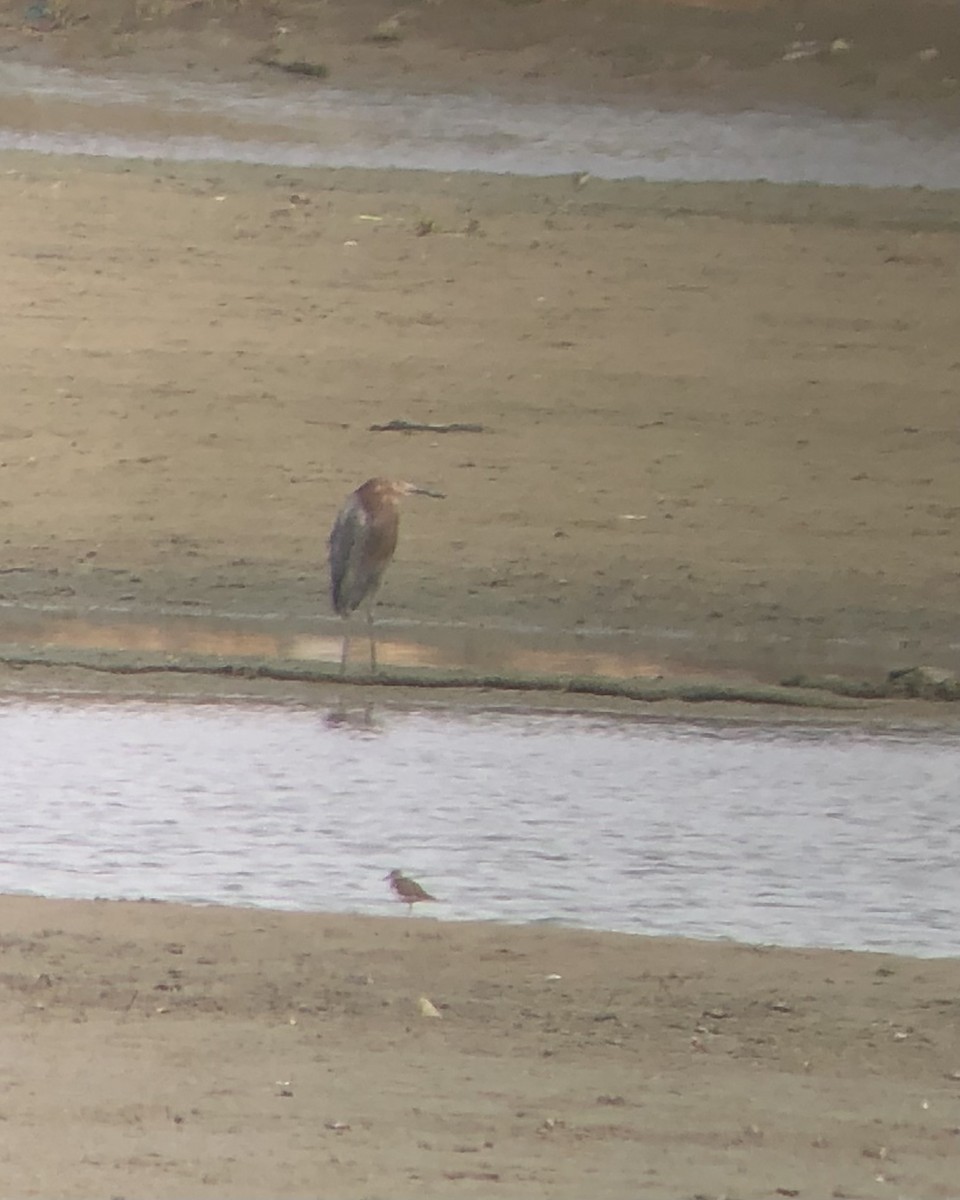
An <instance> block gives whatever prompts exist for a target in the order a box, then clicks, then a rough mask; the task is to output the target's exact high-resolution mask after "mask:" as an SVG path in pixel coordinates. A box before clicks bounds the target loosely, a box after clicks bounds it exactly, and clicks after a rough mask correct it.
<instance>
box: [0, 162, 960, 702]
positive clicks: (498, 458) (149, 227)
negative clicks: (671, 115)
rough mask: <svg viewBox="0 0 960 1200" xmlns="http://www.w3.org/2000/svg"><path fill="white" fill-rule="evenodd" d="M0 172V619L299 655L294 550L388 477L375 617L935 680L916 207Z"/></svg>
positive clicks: (725, 190)
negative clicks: (89, 620)
mask: <svg viewBox="0 0 960 1200" xmlns="http://www.w3.org/2000/svg"><path fill="white" fill-rule="evenodd" d="M4 166H5V173H4V174H3V177H2V179H0V191H2V196H3V202H4V205H5V210H6V211H7V212H8V214H9V218H10V222H11V227H13V228H16V229H17V230H18V231H19V233H18V238H17V240H16V241H15V242H13V243H11V244H9V245H8V247H7V250H6V252H5V264H4V265H5V273H6V278H7V281H8V285H9V286H8V290H7V296H8V307H7V312H6V317H7V320H6V321H5V323H4V325H3V331H2V332H0V346H2V349H3V353H4V358H5V362H6V364H7V381H8V390H7V399H6V403H5V409H4V418H3V422H2V427H0V446H2V452H3V458H2V464H3V465H2V471H0V505H2V506H3V511H4V522H5V554H4V557H5V564H4V569H3V573H2V575H0V588H2V595H0V599H2V600H3V601H5V602H6V604H7V606H8V610H7V611H8V613H13V612H14V611H15V610H17V609H20V608H28V609H37V608H41V609H44V610H51V609H52V610H53V611H55V612H58V613H61V614H63V613H67V614H70V613H73V614H78V613H79V614H83V613H84V612H87V611H91V610H94V609H96V610H100V611H101V612H103V611H107V612H110V611H118V612H127V613H133V614H138V613H139V614H141V615H146V616H147V617H151V616H155V615H162V616H165V617H169V616H177V615H189V614H196V613H203V614H213V615H217V614H220V615H222V616H224V617H227V618H240V617H243V616H244V615H247V616H252V617H255V618H262V617H269V618H270V619H271V620H274V621H276V622H279V623H280V624H283V623H284V622H287V623H289V624H292V625H294V626H297V627H298V628H299V629H301V630H302V629H306V628H314V629H316V630H317V631H318V632H321V633H323V634H327V635H332V636H336V634H337V633H338V631H339V630H338V625H337V623H336V622H335V621H333V620H331V619H330V617H329V610H328V607H327V599H326V576H325V562H324V559H325V540H326V534H327V530H328V528H329V525H330V522H331V521H332V518H333V514H334V513H335V511H336V509H337V507H338V505H339V504H340V502H341V501H342V499H343V497H344V496H345V495H346V493H348V492H349V491H350V490H351V489H352V488H353V487H355V486H356V485H357V484H358V483H359V482H360V481H362V480H363V479H364V478H366V477H367V476H369V475H372V474H389V475H395V476H401V477H408V478H412V479H414V480H416V481H418V482H421V483H424V484H428V485H433V486H439V487H442V489H443V490H444V491H445V492H447V493H448V496H449V498H448V500H447V501H446V502H444V503H443V504H439V503H433V502H424V503H421V504H419V505H418V504H417V503H416V501H415V499H413V500H411V501H409V502H408V503H407V506H406V511H405V513H404V520H403V524H404V528H403V536H402V540H401V545H400V549H399V552H398V554H397V558H396V561H395V563H394V565H393V567H392V568H391V571H390V574H389V575H388V578H387V583H386V585H385V587H384V590H383V592H382V597H381V606H380V615H381V617H382V619H383V620H384V621H386V622H388V623H389V622H391V621H399V622H403V621H414V622H419V621H425V622H428V623H435V624H437V625H449V624H451V623H452V624H459V625H461V627H464V628H474V629H477V630H481V631H482V630H484V629H491V630H498V629H500V630H507V631H510V630H514V631H517V630H524V629H530V628H533V629H539V630H546V631H553V632H554V633H557V634H558V635H563V636H570V635H573V634H576V635H579V637H580V639H590V638H591V637H593V636H595V635H596V636H599V635H609V634H611V633H613V632H619V634H621V635H622V636H625V637H626V638H628V639H629V638H631V637H637V638H638V639H643V638H646V639H653V640H654V641H655V640H656V639H657V638H658V637H660V636H667V637H668V639H669V646H670V650H671V654H672V653H673V652H674V651H675V650H676V646H677V639H676V636H675V634H676V632H677V631H681V632H682V633H683V636H684V639H685V642H684V651H683V653H684V654H687V647H688V646H689V647H690V650H689V655H690V658H691V659H692V661H693V663H694V664H695V665H696V666H698V667H703V666H710V665H713V666H716V667H721V666H722V667H723V668H724V669H727V668H730V669H741V670H746V671H748V672H749V671H753V672H759V673H761V674H762V675H763V676H764V677H765V678H768V679H770V678H778V677H780V675H781V674H787V673H789V672H790V671H791V669H798V670H800V669H802V670H806V671H813V672H818V671H819V672H820V673H823V671H824V670H827V671H829V670H832V669H835V666H834V663H835V660H836V658H837V656H838V655H839V654H842V653H843V647H846V646H850V645H856V646H858V647H859V650H858V653H860V654H861V658H865V659H866V660H867V662H866V664H865V665H866V666H868V667H869V668H870V669H872V670H874V671H875V672H880V673H884V672H885V671H886V670H889V669H891V668H898V667H905V666H910V665H912V664H913V663H915V662H924V661H932V662H934V663H936V664H940V665H945V666H948V667H949V666H955V665H956V664H955V661H954V660H955V658H956V651H955V649H954V642H955V634H956V621H955V604H954V593H955V584H956V579H957V575H958V572H960V558H958V553H960V552H958V551H957V550H956V548H955V541H956V539H955V537H954V536H953V534H954V533H955V523H956V516H957V511H958V510H957V507H956V504H955V499H956V497H955V483H954V481H955V476H956V467H957V455H958V447H957V439H956V435H955V432H954V430H953V423H952V413H953V397H954V392H955V383H956V380H955V375H956V372H957V365H958V364H957V354H956V338H955V327H956V322H955V312H956V282H955V278H954V272H953V270H952V264H953V263H954V262H955V260H956V257H957V249H958V247H957V241H958V231H957V226H956V218H955V212H954V210H953V207H952V199H951V197H950V196H949V195H939V194H926V193H920V192H900V191H895V192H882V191H879V192H873V191H869V192H865V191H859V190H856V189H822V188H804V187H797V188H775V187H770V186H765V185H761V184H757V185H696V186H692V185H691V186H652V185H644V184H603V183H596V182H590V183H588V184H587V185H586V187H582V188H577V187H574V186H573V185H572V184H571V182H570V181H569V180H566V179H564V180H553V181H550V180H524V179H510V178H493V177H483V176H469V177H454V178H444V177H437V176H427V175H418V174H404V173H398V172H382V173H378V172H366V173H365V172H346V171H342V172H338V171H305V172H298V173H296V174H290V173H287V172H282V171H279V172H278V171H275V170H271V169H266V168H255V167H242V166H236V167H230V166H218V167H216V168H215V169H210V168H206V167H204V166H202V165H198V166H192V167H191V166H182V167H170V166H168V165H157V164H149V163H133V164H119V163H117V164H109V163H99V162H93V161H88V160H58V159H55V158H43V159H38V158H33V157H31V156H28V155H9V156H5V158H4ZM396 418H402V419H406V420H413V421H417V422H422V423H424V424H427V425H429V424H437V423H439V424H444V423H465V424H468V425H479V426H481V429H482V431H481V432H479V433H478V432H453V433H447V434H436V433H431V432H430V431H429V430H427V431H424V432H391V431H377V430H374V429H373V427H374V426H378V425H384V424H388V423H389V422H390V421H392V420H394V419H396ZM10 619H11V618H9V617H8V625H9V621H10ZM314 622H316V625H314ZM7 640H9V639H7ZM772 654H774V655H775V658H774V659H771V655H772ZM791 657H792V660H793V661H791ZM868 673H869V672H868Z"/></svg>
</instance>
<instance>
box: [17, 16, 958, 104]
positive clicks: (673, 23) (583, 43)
mask: <svg viewBox="0 0 960 1200" xmlns="http://www.w3.org/2000/svg"><path fill="white" fill-rule="evenodd" d="M0 18H2V20H0V46H2V48H3V50H4V51H5V52H6V53H7V54H9V55H13V56H16V57H17V58H20V59H23V60H26V61H31V62H37V63H52V64H65V65H69V66H72V67H78V68H80V69H90V70H94V71H100V70H103V69H107V70H110V69H117V70H121V71H123V70H132V71H134V72H135V73H137V74H158V73H160V74H176V75H180V76H182V77H183V78H184V79H211V78H215V79H231V80H244V81H250V82H255V83H256V84H257V85H258V86H260V87H269V86H270V84H271V83H272V82H273V81H274V80H276V79H278V78H279V79H281V80H282V81H283V82H284V83H288V82H289V81H290V79H300V80H301V81H302V83H303V85H304V88H305V89H311V88H317V87H321V88H322V87H325V86H333V87H338V88H348V89H351V88H362V89H370V88H375V89H383V88H386V89H394V90H397V91H400V92H404V93H410V92H436V91H448V92H458V93H464V92H473V93H477V92H495V93H497V94H499V95H503V96H505V95H510V96H513V97H516V98H524V99H566V100H572V99H589V100H594V101H595V100H608V101H613V102H615V103H631V102H635V101H636V100H637V99H638V97H639V98H643V99H645V100H646V101H652V102H653V103H655V104H657V105H659V106H662V107H691V106H692V107H699V108H701V109H707V110H714V111H723V110H737V109H745V108H770V107H774V108H776V107H784V106H788V107H789V106H797V105H803V106H808V107H813V108H817V109H820V110H821V111H828V112H835V113H839V114H842V115H844V116H864V115H867V114H871V113H872V114H882V115H898V114H901V115H903V114H912V115H916V114H918V113H922V114H924V115H927V116H930V117H933V118H935V119H937V120H940V121H944V122H948V123H950V124H954V123H956V121H957V118H958V116H960V84H958V79H960V33H958V29H957V22H956V11H955V6H954V5H953V4H952V3H950V0H914V2H913V3H911V4H910V5H909V6H905V5H904V4H902V3H901V2H900V0H845V2H844V3H842V4H838V3H836V2H835V0H804V2H803V3H794V2H787V0H774V2H773V3H764V2H763V0H729V2H726V3H723V2H721V3H693V4H691V3H653V2H650V3H643V2H640V3H626V4H625V3H619V2H618V0H587V2H586V3H580V4H568V3H563V2H560V0H520V2H510V0H487V2H486V3H480V4H478V3H476V2H475V0H441V2H440V3H431V4H412V5H407V6H405V7H403V8H400V9H398V8H397V7H396V5H395V4H394V3H393V2H392V0H349V2H344V0H333V2H332V3H327V4H323V5H317V4H315V3H312V2H311V0H270V2H269V3H266V2H259V0H256V2H253V3H245V4H242V5H229V4H224V3H222V2H221V0H154V2H151V3H143V2H142V0H137V2H136V3H134V0H59V2H58V3H53V2H52V0H39V2H38V3H35V4H30V5H24V4H23V3H22V0H5V2H4V3H3V4H0Z"/></svg>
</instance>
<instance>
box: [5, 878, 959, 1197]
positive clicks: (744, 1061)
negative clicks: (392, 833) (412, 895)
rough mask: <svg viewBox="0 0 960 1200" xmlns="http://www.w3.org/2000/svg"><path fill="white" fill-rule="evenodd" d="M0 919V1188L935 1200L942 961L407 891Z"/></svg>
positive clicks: (953, 1012)
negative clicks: (516, 913) (503, 912)
mask: <svg viewBox="0 0 960 1200" xmlns="http://www.w3.org/2000/svg"><path fill="white" fill-rule="evenodd" d="M2 924H3V930H4V933H3V938H2V942H0V946H2V954H3V980H2V982H3V989H2V991H0V1005H2V1008H0V1013H2V1017H3V1020H2V1028H3V1030H4V1034H3V1050H4V1053H3V1063H4V1067H3V1075H2V1081H3V1088H4V1093H5V1096H6V1100H5V1102H4V1104H3V1108H2V1115H3V1122H2V1127H0V1136H2V1145H3V1149H4V1158H3V1180H4V1192H5V1194H6V1195H11V1196H13V1195H16V1196H30V1195H38V1196H43V1197H54V1196H57V1197H59V1196H63V1197H91V1196H106V1195H113V1196H129V1197H133V1196H136V1197H153V1196H156V1197H164V1196H205V1197H206V1196H209V1197H263V1196H289V1197H294V1196H303V1197H308V1196H313V1197H316V1196H323V1197H331V1198H332V1197H338V1198H339V1197H344V1198H352V1197H384V1198H386V1197H390V1198H397V1200H402V1198H405V1197H410V1198H411V1200H413V1198H416V1197H421V1196H436V1197H456V1196H505V1197H507V1196H509V1197H511V1198H513V1197H517V1198H521V1197H531V1198H532V1197H538V1196H551V1197H554V1196H555V1197H558V1198H569V1200H580V1198H581V1197H583V1196H587V1195H590V1196H596V1197H603V1198H610V1200H614V1198H617V1200H620V1198H622V1200H627V1198H628V1197H629V1198H633V1197H638V1196H643V1197H647V1196H649V1197H671V1198H674V1197H688V1198H689V1197H693V1196H709V1197H719V1196H729V1197H742V1198H748V1197H763V1198H768V1197H769V1198H773V1197H774V1196H776V1195H778V1194H779V1195H794V1194H797V1195H800V1196H807V1197H824V1198H825V1197H830V1196H835V1197H857V1198H858V1200H864V1198H866V1197H887V1196H891V1195H893V1196H901V1197H904V1196H908V1197H921V1196H922V1197H926V1198H933V1197H947V1196H954V1197H955V1196H956V1195H957V1194H958V1184H957V1161H958V1155H960V1077H958V1072H960V1040H958V1035H957V1029H958V1022H957V1017H958V1004H960V1001H958V999H957V996H958V986H957V985H958V982H960V969H958V966H957V963H956V962H953V961H940V962H936V961H934V962H920V961H916V962H911V961H910V960H904V959H898V958H893V957H887V956H882V955H872V954H852V953H846V954H845V953H831V952H823V951H818V952H815V951H793V952H791V951H781V950H768V949H762V948H751V947H734V946H725V945H722V944H710V943H698V942H689V941H672V940H668V939H646V938H639V937H626V936H620V935H613V934H609V935H604V934H587V933H577V932H564V931H561V930H556V929H554V930H549V931H544V930H535V929H515V928H514V929H511V928H503V927H499V926H495V925H461V924H447V925H444V924H442V923H436V922H434V921H433V920H431V919H430V918H429V916H427V915H421V912H420V910H418V912H417V913H416V914H415V915H414V916H411V917H409V918H407V917H400V918H397V919H394V920H390V919H369V918H360V917H332V916H331V917H326V916H313V915H299V914H276V913H270V912H257V911H250V910H229V909H211V908H207V909H185V908H180V907H177V906H172V905H157V904H148V903H141V904H137V903H128V904H117V903H109V902H101V903H87V904H73V903H68V902H63V901H36V900H27V899H21V898H16V899H14V898H7V899H5V900H3V902H2ZM555 976H559V977H560V978H554V977H555ZM421 997H426V998H427V999H428V1000H429V1001H430V1002H431V1004H432V1005H433V1006H434V1008H435V1009H436V1010H437V1011H438V1012H439V1014H440V1016H439V1018H437V1017H433V1016H424V1015H422V1013H421V1007H420V998H421ZM778 1189H784V1190H783V1191H779V1192H778Z"/></svg>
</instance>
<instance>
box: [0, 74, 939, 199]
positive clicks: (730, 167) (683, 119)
mask: <svg viewBox="0 0 960 1200" xmlns="http://www.w3.org/2000/svg"><path fill="white" fill-rule="evenodd" d="M0 97H2V98H4V99H5V100H7V101H16V100H18V99H20V100H22V99H25V98H28V99H29V103H30V108H29V114H30V119H29V122H28V123H27V127H26V128H23V127H22V126H18V125H17V124H16V123H15V122H14V121H13V120H12V119H11V117H10V115H9V106H8V105H7V106H5V107H6V108H7V109H8V115H7V117H6V119H5V123H4V126H3V127H2V128H0V149H18V150H33V151H37V152H41V153H57V154H93V155H104V156H108V157H112V158H131V157H134V158H163V159H172V160H179V161H197V160H207V161H218V160H219V161H236V162H250V163H272V164H276V165H279V166H287V167H309V166H328V167H377V168H385V167H405V168H414V169H424V170H432V171H444V172H457V171H488V172H494V173H501V174H523V175H557V174H565V173H582V172H586V173H589V174H592V175H595V176H597V177H599V178H607V179H629V178H644V179H649V180H655V181H665V180H749V179H768V180H771V181H773V182H779V183H796V182H810V183H823V184H862V185H865V186H870V187H895V186H922V187H927V188H935V189H941V188H956V187H960V139H957V138H956V136H955V135H954V134H953V133H952V132H951V131H948V130H941V129H938V128H937V127H936V126H934V125H932V124H927V123H924V122H921V121H913V122H905V121H899V122H893V121H885V120H877V119H858V120H853V119H846V120H841V119H838V118H833V117H828V116H825V115H821V114H817V113H797V112H794V113H789V112H786V113H768V112H748V113H732V114H707V113H698V112H662V111H658V110H655V109H652V108H648V109H644V108H639V107H632V108H631V107H616V108H615V107H612V106H609V105H601V104H596V105H587V104H553V103H518V102H511V101H506V100H502V99H498V98H496V97H492V96H486V97H485V96H472V97H471V96H451V95H439V96H438V95H432V96H408V95H402V94H397V93H391V92H383V93H363V92H348V91H343V90H340V89H337V88H331V87H328V86H326V85H325V84H315V83H314V84H305V85H301V86H297V87H290V88H283V87H281V86H279V85H278V86H275V87H271V88H265V87H263V86H260V87H256V86H254V85H253V84H248V85H239V84H206V83H189V82H184V81H182V80H168V79H164V78H162V77H155V78H144V77H133V76H123V75H117V76H114V77H106V76H96V75H87V74H81V73H78V72H74V71H70V70H66V69H62V68H41V67H34V66H29V65H26V64H20V63H7V64H4V65H2V66H0ZM45 102H46V103H47V104H54V103H55V104H56V105H58V106H59V108H58V109H57V113H58V117H59V119H60V121H61V124H62V127H60V128H51V122H50V121H49V120H44V119H43V106H44V103H45ZM64 106H66V109H67V112H66V113H65V112H64V111H63V108H64ZM138 110H139V111H140V112H141V113H142V114H143V119H142V122H141V131H140V132H138V133H136V134H131V133H130V132H129V128H128V126H129V121H130V114H131V113H132V112H133V113H135V112H136V111H138ZM118 114H122V120H120V121H119V122H118V120H117V115H118ZM38 117H40V122H39V124H40V128H39V129H38V128H37V127H36V121H37V118H38ZM158 117H160V118H165V120H160V121H158ZM0 119H3V118H0ZM203 120H207V121H209V122H210V123H211V131H210V132H209V134H207V133H204V132H201V133H197V132H195V126H196V125H197V123H198V121H201V122H202V121H203ZM178 121H180V123H181V124H183V122H184V121H189V123H190V130H189V131H187V132H179V133H178V132H177V128H176V124H177V122H178ZM218 122H220V123H223V122H229V125H230V133H229V134H224V133H223V132H222V131H221V130H219V129H218V128H217V127H216V126H217V123H218Z"/></svg>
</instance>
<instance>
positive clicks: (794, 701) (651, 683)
mask: <svg viewBox="0 0 960 1200" xmlns="http://www.w3.org/2000/svg"><path fill="white" fill-rule="evenodd" d="M0 665H2V666H6V667H8V668H10V669H13V670H16V669H18V668H25V667H49V668H52V669H55V668H78V669H81V670H88V671H98V672H102V673H106V674H111V675H151V674H166V675H201V676H202V675H207V676H211V677H218V678H233V679H263V680H276V681H278V682H284V683H301V684H302V683H318V684H338V685H342V686H349V687H370V686H375V687H403V688H427V689H447V688H449V689H453V688H460V689H472V690H475V691H485V692H490V691H493V692H553V693H560V694H564V695H572V696H574V695H575V696H600V697H615V698H618V699H623V700H637V701H642V702H645V703H655V702H657V701H665V700H673V701H684V702H686V703H689V704H705V703H709V702H711V701H725V702H731V703H743V704H769V705H779V706H785V707H792V708H830V709H851V710H857V709H864V708H866V707H867V705H866V704H865V703H864V701H863V700H862V699H855V698H853V697H848V696H841V695H837V694H836V693H834V692H830V691H823V692H821V691H818V690H816V689H813V688H810V687H784V686H782V685H778V684H762V683H749V682H744V683H732V682H719V681H717V682H711V681H696V682H695V681H691V680H683V679H669V678H659V679H644V678H636V679H610V678H606V677H603V676H569V675H522V674H517V675H511V674H477V673H475V672H471V671H465V670H439V669H435V668H430V669H423V670H409V669H399V668H391V667H385V668H382V669H381V671H380V672H378V673H377V674H375V675H374V674H370V673H369V672H353V671H351V672H348V673H347V675H346V676H343V675H341V674H340V668H339V665H337V664H333V663H331V664H329V665H328V664H323V665H319V666H318V665H317V664H315V663H306V662H303V663H296V662H280V661H276V660H269V659H267V660H265V659H250V660H246V661H243V660H241V661H236V660H233V659H226V658H221V657H217V656H214V655H177V656H176V657H173V656H170V655H165V654H129V653H126V652H123V651H108V650H90V651H81V650H69V651H61V650H57V649H39V648H38V649H33V650H27V649H24V648H23V647H22V646H8V647H0Z"/></svg>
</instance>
